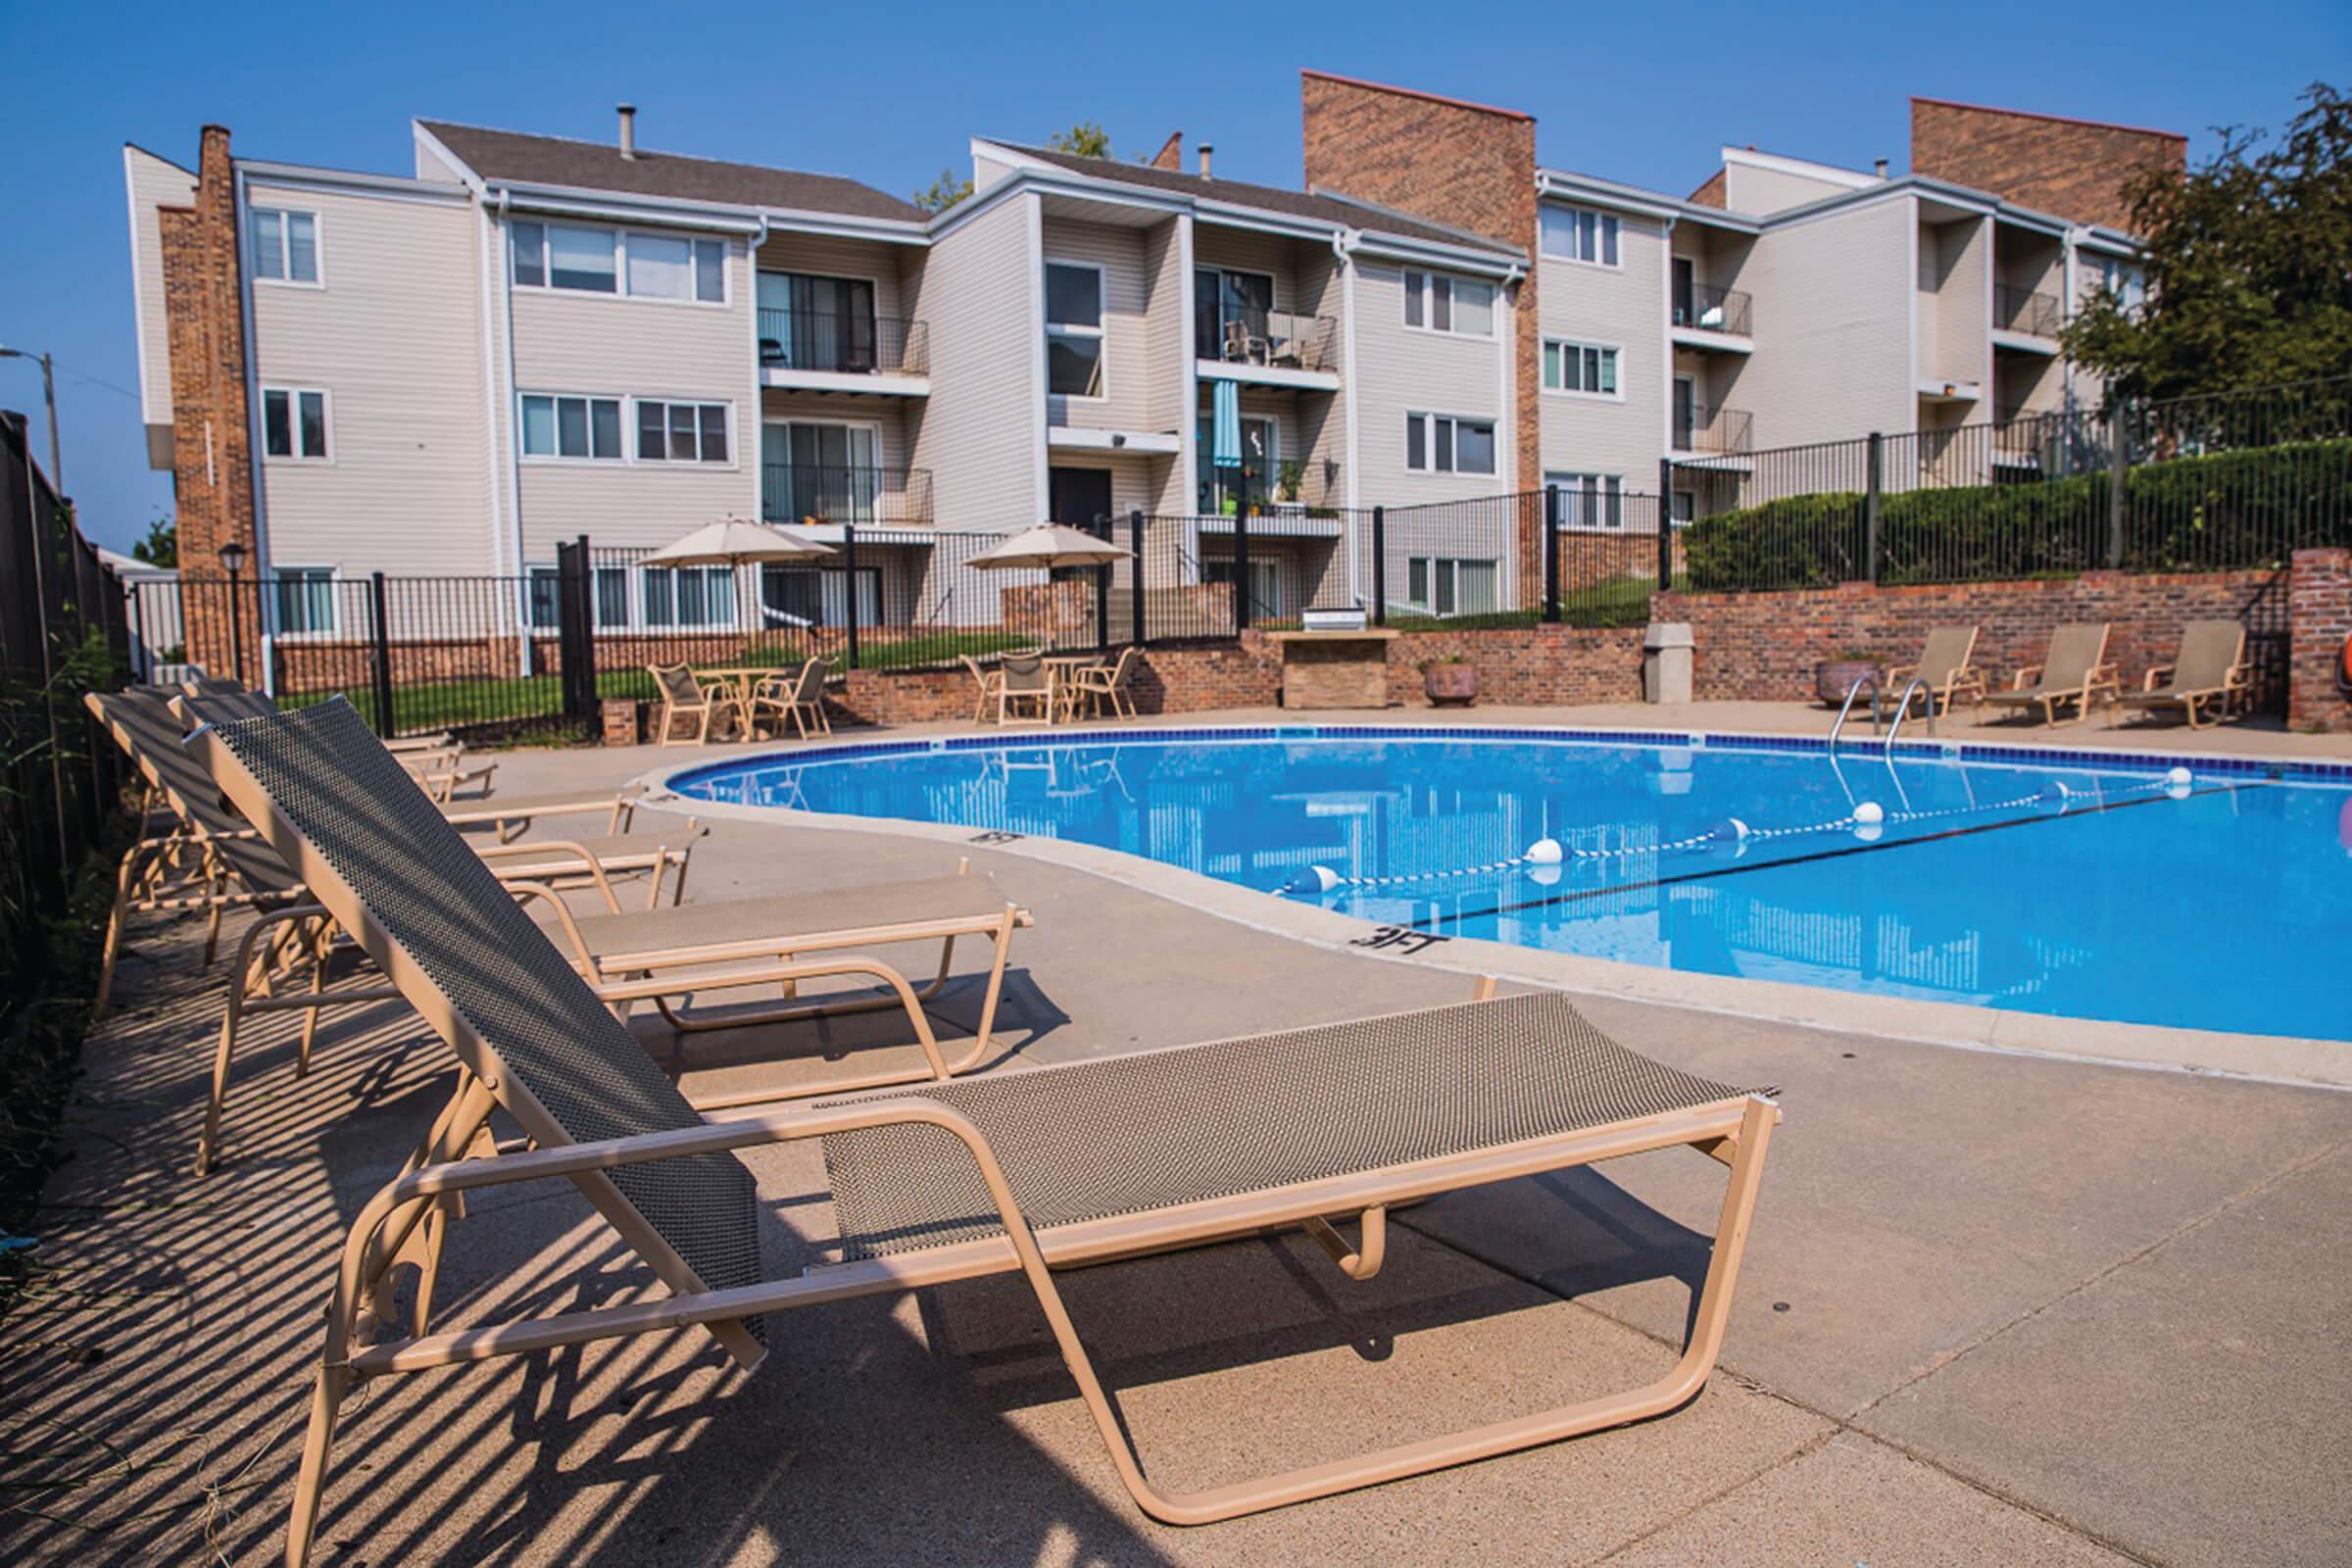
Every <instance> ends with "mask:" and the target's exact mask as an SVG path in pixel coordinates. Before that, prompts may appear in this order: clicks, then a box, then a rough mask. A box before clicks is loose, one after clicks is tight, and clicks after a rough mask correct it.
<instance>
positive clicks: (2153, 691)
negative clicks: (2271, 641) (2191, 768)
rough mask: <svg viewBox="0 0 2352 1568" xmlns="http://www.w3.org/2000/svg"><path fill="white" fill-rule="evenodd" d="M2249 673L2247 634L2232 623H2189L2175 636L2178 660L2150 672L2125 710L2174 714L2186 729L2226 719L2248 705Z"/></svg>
mask: <svg viewBox="0 0 2352 1568" xmlns="http://www.w3.org/2000/svg"><path fill="white" fill-rule="evenodd" d="M2253 694H2254V672H2253V670H2252V668H2251V667H2250V666H2249V665H2248V664H2247V663H2246V628H2245V627H2244V626H2242V625H2240V624H2238V622H2236V621H2234V620H2192V621H2190V622H2189V623H2188V624H2187V625H2186V626H2184V627H2182V628H2181V631H2180V658H2179V659H2177V660H2175V661H2174V662H2172V663H2169V664H2158V665H2157V666H2155V667H2154V668H2153V669H2151V670H2149V671H2148V673H2147V675H2146V677H2145V678H2144V680H2143V681H2142V683H2141V687H2140V689H2139V690H2138V691H2135V692H2127V693H2125V695H2124V706H2125V707H2126V708H2130V709H2134V710H2137V711H2140V712H2143V713H2145V712H2154V711H2157V710H2159V709H2178V710H2179V711H2180V716H2181V717H2183V718H2185V719H2186V720H2187V721H2188V727H2189V728H2190V729H2198V728H2201V727H2202V724H2201V723H2200V721H2199V714H2200V713H2202V715H2203V720H2202V723H2204V724H2210V723H2213V722H2215V721H2216V719H2217V718H2227V717H2229V714H2230V712H2231V711H2233V710H2235V709H2236V708H2237V707H2238V706H2239V705H2240V704H2243V703H2248V702H2251V701H2252V698H2253Z"/></svg>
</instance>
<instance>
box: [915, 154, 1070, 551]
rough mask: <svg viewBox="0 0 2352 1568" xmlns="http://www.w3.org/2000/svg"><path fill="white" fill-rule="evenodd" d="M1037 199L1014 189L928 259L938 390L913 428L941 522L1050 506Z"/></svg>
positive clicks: (1019, 520) (1026, 516)
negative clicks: (1034, 267)
mask: <svg viewBox="0 0 2352 1568" xmlns="http://www.w3.org/2000/svg"><path fill="white" fill-rule="evenodd" d="M1036 203H1037V198H1036V197H1034V196H1025V195H1024V196H1014V197H1011V198H1009V199H1008V200H1006V201H1005V202H1003V203H1001V204H1000V205H998V206H997V207H995V208H993V209H991V210H990V211H988V212H985V213H982V214H981V215H979V216H978V217H977V218H974V219H972V220H970V221H967V222H965V223H964V224H962V225H961V226H960V227H957V228H955V229H952V230H950V231H949V232H948V233H946V234H944V235H942V236H941V237H940V239H939V241H938V242H937V243H936V244H935V245H934V246H933V247H932V253H931V256H930V258H929V260H928V261H927V262H926V263H925V265H924V268H923V276H922V283H921V298H922V311H923V315H924V319H926V320H928V321H929V322H930V323H931V327H930V331H931V396H930V398H929V399H928V400H926V401H925V403H924V407H923V409H922V410H921V412H920V413H919V414H918V415H915V416H914V417H913V424H912V426H911V428H910V429H909V432H908V433H909V436H910V438H911V455H912V458H913V462H914V464H915V466H918V467H927V468H929V469H930V470H931V483H932V494H933V496H934V498H935V501H936V504H937V507H938V516H939V521H940V525H941V526H942V527H957V528H1020V527H1026V526H1027V525H1028V524H1030V523H1032V522H1035V521H1036V520H1037V519H1038V518H1039V517H1041V516H1043V515H1045V513H1044V510H1043V509H1044V507H1045V497H1044V495H1043V494H1042V493H1040V490H1039V485H1040V483H1041V482H1042V481H1041V476H1040V474H1039V471H1038V469H1039V464H1038V454H1039V450H1040V443H1041V442H1042V441H1043V439H1044V428H1043V425H1042V422H1041V419H1040V415H1041V411H1042V410H1043V407H1044V398H1043V390H1044V389H1043V388H1042V387H1040V386H1039V385H1038V384H1037V369H1036V367H1037V339H1036V332H1037V330H1038V329H1037V326H1036V322H1037V320H1038V303H1037V301H1036V300H1035V298H1034V294H1035V283H1034V282H1033V280H1032V274H1031V271H1030V230H1029V224H1030V221H1031V217H1032V214H1033V212H1034V210H1035V207H1036Z"/></svg>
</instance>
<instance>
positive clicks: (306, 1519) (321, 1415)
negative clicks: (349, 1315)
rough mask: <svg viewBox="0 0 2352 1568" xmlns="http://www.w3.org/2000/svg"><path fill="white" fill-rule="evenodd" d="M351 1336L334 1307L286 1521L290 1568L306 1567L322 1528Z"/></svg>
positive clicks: (346, 1389) (347, 1381) (348, 1376)
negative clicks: (329, 1458)
mask: <svg viewBox="0 0 2352 1568" xmlns="http://www.w3.org/2000/svg"><path fill="white" fill-rule="evenodd" d="M348 1343H349V1336H348V1334H347V1333H346V1331H345V1328H344V1325H343V1323H342V1322H341V1321H340V1318H339V1316H338V1315H337V1313H336V1312H335V1311H334V1310H332V1309H330V1311H329V1313H328V1316H327V1328H326V1356H325V1361H324V1364H322V1365H321V1366H320V1367H319V1384H318V1387H317V1388H316V1389H315V1390H313V1391H312V1394H311V1425H310V1430H309V1431H308V1432H307V1433H305V1434H304V1435H303V1440H302V1467H301V1468H300V1469H299V1470H297V1471H296V1472H295V1475H294V1512H293V1517H292V1518H291V1519H289V1520H288V1521H287V1523H286V1568H303V1564H304V1563H305V1562H306V1561H308V1560H309V1558H310V1555H311V1539H312V1537H313V1536H315V1535H316V1534H317V1533H318V1529H319V1494H320V1492H321V1491H322V1490H323V1489H324V1487H325V1485H326V1456H327V1450H328V1449H329V1448H331V1447H332V1446H334V1442H335V1412H336V1411H337V1410H338V1409H339V1408H341V1406H342V1403H343V1396H344V1395H345V1394H346V1393H348V1392H350V1389H351V1385H352V1375H351V1369H350V1368H349V1367H348V1366H345V1365H342V1364H341V1363H342V1359H343V1355H344V1351H345V1347H346V1345H347V1344H348Z"/></svg>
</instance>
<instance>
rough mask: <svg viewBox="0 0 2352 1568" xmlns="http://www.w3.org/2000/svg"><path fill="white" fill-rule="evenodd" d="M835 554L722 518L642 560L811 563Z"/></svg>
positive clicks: (699, 563)
mask: <svg viewBox="0 0 2352 1568" xmlns="http://www.w3.org/2000/svg"><path fill="white" fill-rule="evenodd" d="M832 554H833V547H832V546H831V545H820V544H818V543H816V542H815V541H814V540H812V539H804V538H802V537H801V536H800V535H798V534H790V533H786V532H785V531H784V530H783V529H781V528H770V527H768V526H767V525H766V524H764V523H758V522H746V521H744V520H743V519H742V518H741V517H721V518H720V519H719V520H718V521H716V522H707V523H705V524H703V525H702V526H701V527H700V528H697V529H695V530H694V532H692V533H690V534H687V535H685V536H684V537H683V538H679V539H673V540H671V541H670V542H669V543H668V544H665V545H663V546H662V548H661V549H659V550H657V551H655V552H654V553H653V554H651V555H649V556H645V557H642V558H641V559H640V560H639V562H638V564H639V565H643V566H740V565H742V564H744V563H746V562H751V561H808V560H812V559H814V558H815V557H818V556H829V555H832Z"/></svg>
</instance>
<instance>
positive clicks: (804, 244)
mask: <svg viewBox="0 0 2352 1568" xmlns="http://www.w3.org/2000/svg"><path fill="white" fill-rule="evenodd" d="M920 254H921V253H920V252H919V251H918V250H915V249H914V248H912V247H909V246H905V245H891V244H886V243H884V242H882V241H879V240H861V239H840V238H836V237H834V236H833V235H830V234H796V233H793V232H791V231H789V230H784V229H775V230H771V231H770V232H769V234H768V240H767V243H766V244H765V245H762V246H760V255H759V257H758V268H759V270H760V271H763V272H810V273H814V274H816V275H817V276H820V277H861V278H865V279H868V280H870V281H871V282H872V283H873V285H874V318H875V319H876V320H877V321H888V322H896V321H899V320H902V319H905V318H907V317H908V316H911V315H912V314H914V313H913V311H912V310H911V309H910V308H909V299H910V291H909V290H908V288H907V283H906V279H905V272H904V268H905V261H906V258H907V257H909V256H919V255H920ZM881 330H882V332H883V333H884V334H885V335H886V336H889V335H891V334H893V333H894V332H895V331H896V328H895V327H891V326H885V327H882V328H881ZM893 340H894V341H896V339H895V338H894V339H893Z"/></svg>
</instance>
